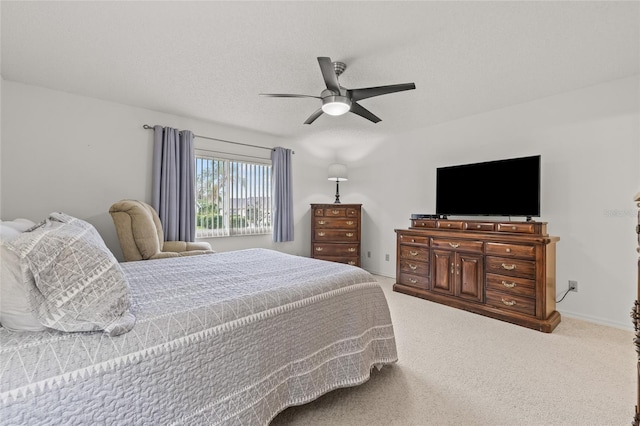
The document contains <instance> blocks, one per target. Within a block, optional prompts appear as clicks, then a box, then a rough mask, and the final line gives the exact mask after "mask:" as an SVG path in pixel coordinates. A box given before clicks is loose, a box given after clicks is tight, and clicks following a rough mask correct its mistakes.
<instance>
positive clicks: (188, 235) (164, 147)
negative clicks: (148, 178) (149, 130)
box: [152, 126, 196, 241]
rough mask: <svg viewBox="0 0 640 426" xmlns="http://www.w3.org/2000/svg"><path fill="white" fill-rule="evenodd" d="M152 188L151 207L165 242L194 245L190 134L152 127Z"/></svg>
mask: <svg viewBox="0 0 640 426" xmlns="http://www.w3.org/2000/svg"><path fill="white" fill-rule="evenodd" d="M152 185H153V194H152V205H153V208H154V209H156V211H157V212H158V216H159V217H160V222H162V229H163V230H164V239H165V241H194V240H195V237H196V193H195V186H194V185H195V157H194V152H193V133H191V131H189V130H182V131H180V130H178V129H173V128H171V127H162V126H154V128H153V176H152Z"/></svg>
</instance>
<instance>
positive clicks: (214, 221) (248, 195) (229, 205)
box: [196, 153, 272, 238]
mask: <svg viewBox="0 0 640 426" xmlns="http://www.w3.org/2000/svg"><path fill="white" fill-rule="evenodd" d="M271 231H272V230H271V164H264V163H256V162H245V161H237V160H229V159H222V158H213V157H208V156H204V155H201V154H198V153H197V154H196V236H197V237H198V238H203V237H223V236H229V235H256V234H270V233H271Z"/></svg>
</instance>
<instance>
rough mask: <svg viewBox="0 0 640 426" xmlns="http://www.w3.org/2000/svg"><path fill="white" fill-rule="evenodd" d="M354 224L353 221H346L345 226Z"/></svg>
mask: <svg viewBox="0 0 640 426" xmlns="http://www.w3.org/2000/svg"><path fill="white" fill-rule="evenodd" d="M354 223H355V222H354V221H352V220H348V221H347V225H353V224H354Z"/></svg>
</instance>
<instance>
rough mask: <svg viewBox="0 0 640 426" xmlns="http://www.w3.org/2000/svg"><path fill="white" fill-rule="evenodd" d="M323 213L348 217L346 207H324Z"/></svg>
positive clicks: (324, 214) (328, 215)
mask: <svg viewBox="0 0 640 426" xmlns="http://www.w3.org/2000/svg"><path fill="white" fill-rule="evenodd" d="M322 215H323V216H325V217H346V216H347V209H346V208H345V207H335V208H329V209H324V212H323V214H322Z"/></svg>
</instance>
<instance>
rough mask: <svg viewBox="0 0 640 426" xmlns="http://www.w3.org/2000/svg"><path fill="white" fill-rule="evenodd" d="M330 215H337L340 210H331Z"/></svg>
mask: <svg viewBox="0 0 640 426" xmlns="http://www.w3.org/2000/svg"><path fill="white" fill-rule="evenodd" d="M331 213H333V214H338V213H340V210H331Z"/></svg>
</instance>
